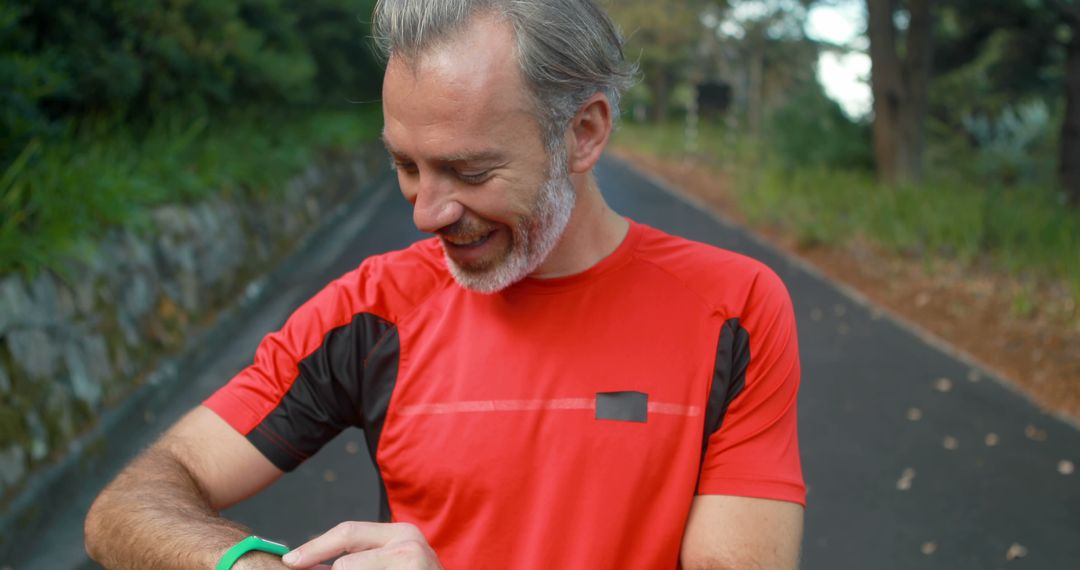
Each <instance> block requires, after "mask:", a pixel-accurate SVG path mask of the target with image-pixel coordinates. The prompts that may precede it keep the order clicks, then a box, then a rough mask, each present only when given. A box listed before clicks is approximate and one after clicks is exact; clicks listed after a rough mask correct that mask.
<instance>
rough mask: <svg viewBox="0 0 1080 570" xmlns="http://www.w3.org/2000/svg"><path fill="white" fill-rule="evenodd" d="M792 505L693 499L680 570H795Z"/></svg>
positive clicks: (795, 508) (798, 522)
mask: <svg viewBox="0 0 1080 570" xmlns="http://www.w3.org/2000/svg"><path fill="white" fill-rule="evenodd" d="M802 529H803V507H802V505H799V504H797V503H789V502H785V501H772V500H768V499H751V498H746V497H733V496H726V495H700V496H698V497H695V498H694V503H693V506H692V507H691V508H690V518H689V520H688V521H687V524H686V532H685V534H684V535H683V544H682V554H681V562H682V567H683V568H684V569H685V570H795V568H797V567H798V565H799V547H800V545H801V544H802Z"/></svg>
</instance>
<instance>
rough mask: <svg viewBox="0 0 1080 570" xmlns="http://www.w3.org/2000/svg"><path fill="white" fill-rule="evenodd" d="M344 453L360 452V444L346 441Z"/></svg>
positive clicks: (354, 453) (353, 453)
mask: <svg viewBox="0 0 1080 570" xmlns="http://www.w3.org/2000/svg"><path fill="white" fill-rule="evenodd" d="M345 453H348V454H349V455H356V454H357V453H360V444H359V443H356V442H355V441H350V442H349V443H346V444H345Z"/></svg>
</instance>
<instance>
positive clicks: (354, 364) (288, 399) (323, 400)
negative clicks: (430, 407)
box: [248, 313, 400, 471]
mask: <svg viewBox="0 0 1080 570" xmlns="http://www.w3.org/2000/svg"><path fill="white" fill-rule="evenodd" d="M399 346H400V345H399V343H398V337H397V328H396V327H395V326H394V325H393V323H391V322H389V321H387V320H385V319H382V318H380V317H377V316H375V315H372V314H370V313H360V314H357V315H355V316H353V319H352V321H351V322H349V323H347V324H345V325H342V326H340V327H337V328H335V329H333V330H331V331H330V332H328V333H326V336H324V337H323V342H322V345H321V346H320V347H319V348H318V349H316V350H315V352H313V353H311V354H310V355H308V356H307V357H306V358H304V359H303V360H301V361H300V363H299V365H298V369H299V375H298V376H297V378H296V380H295V381H294V382H293V385H292V387H290V388H289V391H288V392H286V393H285V396H284V397H283V398H282V399H281V402H280V403H279V404H278V405H277V407H276V408H274V410H273V411H272V412H270V414H269V415H267V416H266V418H265V419H264V420H263V421H262V422H261V423H260V424H259V425H258V426H256V427H255V429H254V430H252V431H251V433H249V434H248V440H249V441H251V442H252V443H253V444H254V445H255V447H257V448H258V449H259V451H261V452H262V453H263V455H265V456H266V457H267V459H269V460H270V461H271V462H272V463H273V464H274V465H276V466H277V467H278V468H279V469H282V470H285V471H291V470H293V469H295V468H296V467H297V466H298V465H300V463H302V462H303V461H304V460H306V459H307V458H308V457H310V456H311V455H313V454H314V453H315V452H317V451H318V450H319V449H321V448H322V446H323V445H325V444H326V443H327V442H329V441H330V440H331V439H333V438H334V437H335V436H337V434H339V433H341V431H342V430H344V429H345V428H348V427H351V426H356V427H361V428H364V431H365V437H366V439H367V442H368V447H369V449H370V452H371V454H372V458H374V456H375V444H377V442H378V436H379V434H380V433H381V432H382V422H383V420H384V419H385V418H386V406H387V405H388V404H389V401H390V394H391V392H393V389H394V382H395V381H396V380H397V367H398V362H397V360H398V352H399ZM372 434H374V437H373V435H372Z"/></svg>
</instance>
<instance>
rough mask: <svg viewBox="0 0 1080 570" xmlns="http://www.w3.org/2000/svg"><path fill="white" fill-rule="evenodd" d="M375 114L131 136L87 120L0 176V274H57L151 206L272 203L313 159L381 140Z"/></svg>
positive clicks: (265, 117) (161, 125)
mask: <svg viewBox="0 0 1080 570" xmlns="http://www.w3.org/2000/svg"><path fill="white" fill-rule="evenodd" d="M381 121H382V117H381V114H380V112H379V109H378V108H375V107H369V108H357V107H354V108H348V109H341V110H323V111H318V112H307V113H300V112H296V111H292V112H283V111H268V110H265V109H264V110H252V111H247V112H238V113H234V114H232V115H230V116H227V117H202V118H198V119H195V120H185V119H182V118H178V117H167V118H162V119H159V120H158V121H157V122H156V123H155V124H153V125H151V126H150V127H148V128H146V129H144V130H143V131H142V132H136V131H135V129H132V128H131V127H129V126H126V125H122V124H117V123H115V122H112V121H107V120H88V121H85V122H84V123H82V124H81V125H79V126H78V127H77V128H74V129H72V130H71V131H70V132H69V133H68V135H67V136H65V137H63V138H62V139H61V140H58V141H53V142H48V143H45V142H42V141H40V140H34V141H31V143H30V144H29V145H27V147H26V148H25V149H24V150H23V151H22V153H21V154H20V156H19V157H18V158H17V159H16V160H15V161H14V162H13V163H12V164H11V165H9V166H8V168H7V169H6V170H5V171H3V172H2V174H0V274H6V273H11V272H23V273H27V274H32V273H34V272H37V271H40V270H42V269H47V268H54V267H56V266H57V265H59V264H60V263H61V261H62V260H63V259H64V258H66V257H67V256H70V255H77V254H78V253H79V251H80V250H81V249H83V248H85V247H87V246H86V245H85V244H87V243H90V242H91V241H92V240H93V239H95V238H97V237H100V236H101V235H102V234H104V233H105V232H106V231H108V230H109V229H110V228H114V227H118V226H124V225H127V224H135V223H138V221H139V219H140V216H141V215H142V214H144V213H145V212H147V211H148V210H149V209H150V208H152V207H153V206H155V205H159V204H164V203H175V202H182V203H190V202H195V201H198V200H200V199H202V198H205V197H207V196H210V195H212V194H219V193H224V194H234V193H237V192H243V193H245V195H252V196H256V197H271V196H273V194H274V193H275V192H277V191H279V190H280V189H282V187H283V184H284V182H285V181H286V180H288V179H289V178H290V177H292V176H293V175H295V174H297V173H298V172H300V171H301V170H303V168H305V167H306V166H307V165H308V164H310V162H311V161H312V160H314V158H315V157H316V156H317V154H318V153H320V152H324V151H328V150H347V149H351V148H355V147H356V146H357V145H359V144H361V143H363V142H365V141H369V140H372V139H373V138H374V137H376V136H377V135H378V132H379V128H380V127H381Z"/></svg>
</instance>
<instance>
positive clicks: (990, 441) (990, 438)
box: [986, 433, 1001, 447]
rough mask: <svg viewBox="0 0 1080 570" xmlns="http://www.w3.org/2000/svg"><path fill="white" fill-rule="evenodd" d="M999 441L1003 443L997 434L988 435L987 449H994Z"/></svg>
mask: <svg viewBox="0 0 1080 570" xmlns="http://www.w3.org/2000/svg"><path fill="white" fill-rule="evenodd" d="M999 441H1001V438H999V437H998V434H996V433H988V434H986V447H994V446H995V445H997V444H998V442H999Z"/></svg>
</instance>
